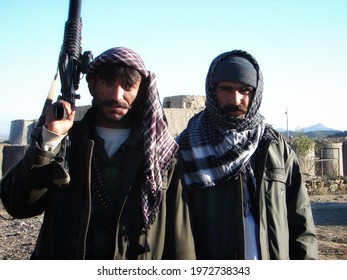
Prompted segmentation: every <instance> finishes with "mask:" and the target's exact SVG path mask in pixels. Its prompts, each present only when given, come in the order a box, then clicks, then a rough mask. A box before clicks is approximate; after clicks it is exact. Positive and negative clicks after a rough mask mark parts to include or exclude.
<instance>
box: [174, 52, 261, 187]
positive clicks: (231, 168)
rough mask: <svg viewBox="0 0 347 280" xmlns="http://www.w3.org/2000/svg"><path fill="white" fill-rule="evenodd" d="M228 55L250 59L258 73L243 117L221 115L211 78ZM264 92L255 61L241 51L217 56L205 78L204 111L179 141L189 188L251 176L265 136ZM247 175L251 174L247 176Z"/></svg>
mask: <svg viewBox="0 0 347 280" xmlns="http://www.w3.org/2000/svg"><path fill="white" fill-rule="evenodd" d="M229 56H240V57H243V58H245V59H247V60H249V61H250V62H251V63H252V64H253V66H254V68H255V69H256V71H257V73H258V79H257V88H256V89H255V93H254V97H253V100H252V103H251V107H250V108H249V110H248V113H247V115H246V116H245V118H235V117H230V116H227V115H226V114H224V113H223V112H222V110H221V108H220V106H219V105H218V103H217V99H216V96H215V93H214V89H213V84H212V78H213V74H214V71H215V69H216V66H217V65H218V63H219V62H221V61H222V60H224V59H226V58H227V57H229ZM262 93H263V78H262V74H261V71H260V69H259V65H258V63H257V62H256V60H255V59H254V58H253V57H252V56H251V55H250V54H248V53H246V52H244V51H239V50H235V51H231V52H226V53H223V54H221V55H219V56H217V57H216V58H215V59H214V60H213V61H212V63H211V66H210V69H209V71H208V74H207V77H206V108H205V109H204V110H203V111H202V112H200V113H199V114H197V115H195V116H194V117H193V118H192V119H191V120H190V121H189V123H188V126H187V128H186V129H185V130H184V131H183V132H182V133H181V135H180V136H179V138H178V142H179V145H180V152H181V155H182V159H183V162H184V181H185V184H186V185H187V186H191V187H200V188H206V187H213V186H215V185H217V184H218V183H219V182H223V181H226V180H228V179H230V178H232V177H233V176H237V175H238V174H240V172H243V173H248V174H247V176H246V178H247V177H249V176H248V175H251V177H253V175H252V173H253V171H252V167H251V166H250V164H249V163H250V159H251V157H252V155H253V154H254V152H255V151H256V149H257V147H258V144H259V141H260V139H261V137H262V135H263V133H264V129H265V125H264V123H263V119H264V118H263V116H261V115H260V114H259V112H258V111H259V107H260V104H261V100H262ZM249 173H250V174H249Z"/></svg>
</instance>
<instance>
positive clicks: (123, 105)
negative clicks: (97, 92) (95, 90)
mask: <svg viewBox="0 0 347 280" xmlns="http://www.w3.org/2000/svg"><path fill="white" fill-rule="evenodd" d="M99 104H100V105H101V106H108V107H120V108H124V109H131V106H129V105H128V103H126V102H125V101H122V100H119V101H116V100H112V99H108V100H102V101H100V102H99Z"/></svg>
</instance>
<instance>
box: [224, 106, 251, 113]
mask: <svg viewBox="0 0 347 280" xmlns="http://www.w3.org/2000/svg"><path fill="white" fill-rule="evenodd" d="M222 112H223V113H232V112H241V113H242V114H246V113H247V107H246V106H244V105H242V104H240V105H234V104H228V105H225V106H223V107H222Z"/></svg>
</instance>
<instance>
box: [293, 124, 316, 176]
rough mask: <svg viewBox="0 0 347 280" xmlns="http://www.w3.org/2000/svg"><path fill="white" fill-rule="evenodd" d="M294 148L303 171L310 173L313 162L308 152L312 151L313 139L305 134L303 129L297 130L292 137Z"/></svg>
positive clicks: (312, 168)
mask: <svg viewBox="0 0 347 280" xmlns="http://www.w3.org/2000/svg"><path fill="white" fill-rule="evenodd" d="M293 146H294V150H295V152H296V154H297V156H298V160H299V163H300V165H301V166H302V170H303V173H304V174H305V173H306V174H310V172H311V171H312V170H314V167H315V165H314V162H313V159H312V158H309V157H308V156H309V154H310V153H312V152H313V151H314V147H315V141H314V140H313V139H311V138H309V137H307V136H306V135H305V133H304V132H303V130H297V131H296V136H295V137H294V139H293Z"/></svg>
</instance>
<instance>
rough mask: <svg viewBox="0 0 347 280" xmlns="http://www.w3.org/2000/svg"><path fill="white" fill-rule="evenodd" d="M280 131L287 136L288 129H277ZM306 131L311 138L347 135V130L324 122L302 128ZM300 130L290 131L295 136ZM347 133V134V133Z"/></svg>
mask: <svg viewBox="0 0 347 280" xmlns="http://www.w3.org/2000/svg"><path fill="white" fill-rule="evenodd" d="M276 130H277V131H278V132H280V133H282V134H283V135H284V136H287V130H286V129H283V128H278V129H276ZM300 131H302V132H304V133H305V135H306V136H307V137H310V138H325V137H345V136H347V131H345V132H343V131H341V130H337V129H334V128H329V127H326V126H325V125H323V124H322V123H317V124H315V125H311V126H309V127H304V128H302V129H300ZM297 132H298V131H292V130H290V131H289V136H295V135H296V134H297ZM345 134H346V135H345Z"/></svg>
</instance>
